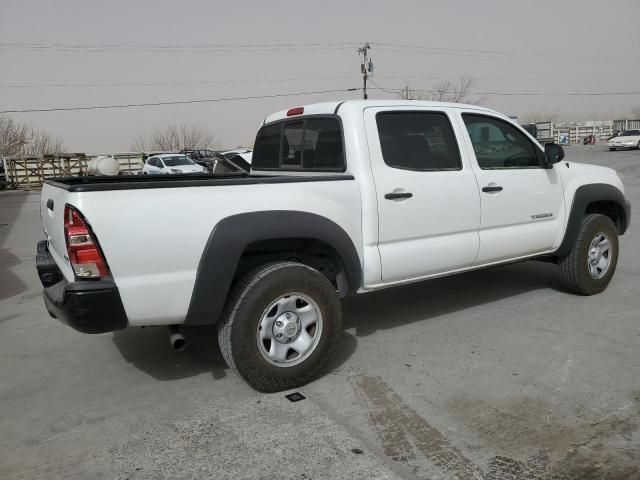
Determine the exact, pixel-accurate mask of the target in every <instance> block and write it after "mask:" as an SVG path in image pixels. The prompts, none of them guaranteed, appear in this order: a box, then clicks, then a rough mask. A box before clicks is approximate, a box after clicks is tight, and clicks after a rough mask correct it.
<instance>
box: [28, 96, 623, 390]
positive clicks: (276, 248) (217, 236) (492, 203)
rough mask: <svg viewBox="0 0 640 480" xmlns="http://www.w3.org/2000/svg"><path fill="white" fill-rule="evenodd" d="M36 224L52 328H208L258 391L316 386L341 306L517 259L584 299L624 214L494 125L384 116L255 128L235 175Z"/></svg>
mask: <svg viewBox="0 0 640 480" xmlns="http://www.w3.org/2000/svg"><path fill="white" fill-rule="evenodd" d="M41 210H42V220H43V223H44V230H45V233H46V239H45V240H43V241H42V242H40V243H39V245H38V257H37V268H38V271H39V274H40V278H41V280H42V283H43V284H44V287H45V288H44V300H45V303H46V306H47V309H48V311H49V312H50V314H51V315H52V316H53V317H56V318H58V319H60V320H62V321H63V322H65V323H67V324H68V325H70V326H71V327H73V328H75V329H77V330H80V331H82V332H88V333H104V332H110V331H114V330H118V329H123V328H132V327H140V326H153V325H165V326H169V327H170V331H171V332H172V335H174V337H175V336H176V335H177V336H180V330H181V329H183V328H186V327H199V326H203V325H212V324H217V328H218V337H219V344H220V349H221V351H222V354H223V356H224V358H225V361H226V362H227V363H228V364H229V366H230V367H232V368H233V369H234V370H236V371H237V372H238V373H239V374H240V375H241V376H242V377H243V378H244V379H245V380H246V381H247V382H248V383H249V384H250V385H251V386H253V387H254V388H256V389H258V390H260V391H279V390H284V389H289V388H293V387H297V386H300V385H302V384H304V383H306V382H308V381H310V380H312V379H313V378H315V377H316V376H318V375H319V373H320V372H321V371H322V369H323V368H324V367H325V366H326V364H327V362H328V360H329V358H330V357H331V355H332V352H333V351H334V349H335V347H336V344H337V339H338V335H339V333H340V330H341V302H340V301H341V299H342V298H344V297H346V296H347V295H351V294H365V293H367V292H371V291H374V290H379V289H382V288H389V287H394V286H398V285H404V284H408V283H412V282H421V281H424V280H428V279H431V278H436V277H440V276H443V275H450V274H454V273H462V272H467V271H470V270H475V269H479V268H486V267H491V266H495V265H499V264H503V263H507V262H513V261H519V260H526V259H533V258H539V259H544V260H547V261H550V262H554V263H556V264H557V265H558V268H559V275H560V278H561V279H562V281H563V284H564V285H565V287H566V289H567V290H568V291H571V292H575V293H577V294H581V295H592V294H597V293H599V292H601V291H602V290H604V289H605V288H606V287H607V285H608V284H609V281H610V280H611V277H612V276H613V274H614V271H615V268H616V262H617V259H618V236H619V235H622V234H623V233H624V232H625V230H626V229H627V226H628V224H629V215H630V206H629V203H628V202H627V201H626V199H625V196H624V187H623V185H622V182H621V180H620V178H619V177H618V175H617V174H616V173H615V171H613V170H611V169H609V168H604V167H599V166H592V165H586V164H582V163H574V162H570V161H566V160H564V152H563V151H562V148H561V147H560V146H558V145H555V144H547V145H546V146H545V147H544V148H543V147H542V146H541V145H540V144H539V143H538V142H537V141H536V140H535V139H534V138H533V137H532V136H531V135H529V133H527V132H526V131H525V130H524V129H523V128H522V127H520V126H519V125H517V124H515V123H514V122H513V121H512V120H511V119H509V118H508V117H507V116H505V115H502V114H500V113H498V112H495V111H493V110H489V109H487V108H483V107H479V106H475V105H461V104H447V103H434V102H423V101H403V100H387V101H384V100H369V101H359V100H358V101H355V100H349V101H344V102H328V103H320V104H313V105H305V106H302V107H295V108H291V109H288V110H283V111H281V112H278V113H274V114H273V115H270V116H268V117H267V118H266V119H265V120H264V122H263V124H262V126H261V127H260V129H259V131H258V133H257V136H256V140H255V149H254V153H253V160H252V164H251V171H250V172H249V173H242V172H240V173H227V174H190V175H181V174H175V175H166V176H160V175H154V176H152V175H148V176H130V177H127V176H125V177H122V176H120V177H74V178H57V179H51V180H47V182H46V184H45V186H44V188H43V191H42V203H41ZM425 288H429V287H428V285H425ZM460 295H464V292H460ZM212 348H213V347H212Z"/></svg>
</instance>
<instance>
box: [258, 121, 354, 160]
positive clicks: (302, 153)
mask: <svg viewBox="0 0 640 480" xmlns="http://www.w3.org/2000/svg"><path fill="white" fill-rule="evenodd" d="M251 165H252V168H253V169H254V170H274V169H282V170H310V171H326V172H335V171H340V172H341V171H344V150H343V142H342V127H341V125H340V121H339V120H338V119H337V118H335V117H308V118H305V119H304V120H291V121H284V122H278V123H276V124H271V125H267V126H265V127H262V128H261V129H260V131H259V132H258V136H257V137H256V143H255V146H254V151H253V159H252V161H251Z"/></svg>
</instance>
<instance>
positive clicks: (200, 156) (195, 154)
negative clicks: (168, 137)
mask: <svg viewBox="0 0 640 480" xmlns="http://www.w3.org/2000/svg"><path fill="white" fill-rule="evenodd" d="M180 153H182V154H183V155H187V156H188V157H189V158H190V159H191V160H193V161H194V162H196V163H197V164H198V165H202V166H203V167H205V168H206V169H207V170H208V171H209V172H212V171H213V166H214V165H215V163H216V161H217V160H218V158H219V157H220V154H219V153H218V152H216V151H214V150H211V149H209V148H197V149H189V150H180Z"/></svg>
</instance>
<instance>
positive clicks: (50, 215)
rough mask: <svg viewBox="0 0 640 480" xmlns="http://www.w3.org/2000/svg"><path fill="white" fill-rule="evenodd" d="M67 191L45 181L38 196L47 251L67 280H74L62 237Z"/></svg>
mask: <svg viewBox="0 0 640 480" xmlns="http://www.w3.org/2000/svg"><path fill="white" fill-rule="evenodd" d="M68 197H69V192H68V191H67V190H65V189H63V188H60V187H57V186H55V185H51V184H49V183H45V184H44V186H43V187H42V195H41V197H40V217H41V218H42V227H43V228H44V233H45V235H46V237H47V243H48V246H49V253H51V256H52V257H53V260H54V261H55V262H56V264H57V265H58V268H60V271H61V272H62V274H63V275H64V277H65V279H66V280H67V281H68V282H72V281H73V280H74V275H73V270H72V269H71V264H70V263H69V260H68V258H67V246H66V243H65V238H64V207H65V205H66V203H67V199H68Z"/></svg>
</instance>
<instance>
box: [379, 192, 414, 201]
mask: <svg viewBox="0 0 640 480" xmlns="http://www.w3.org/2000/svg"><path fill="white" fill-rule="evenodd" d="M411 197H413V193H409V192H391V193H386V194H385V195H384V198H386V199H387V200H399V199H401V198H411Z"/></svg>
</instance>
